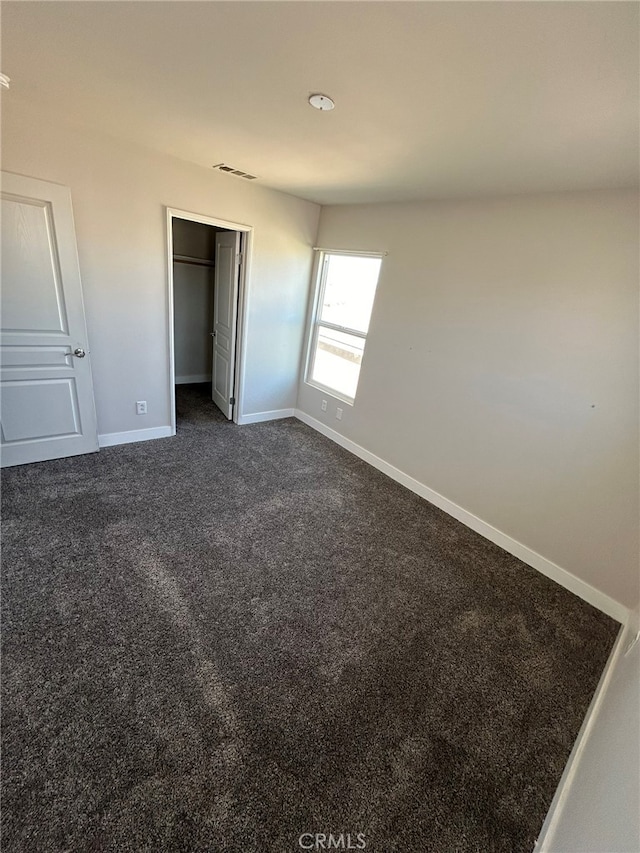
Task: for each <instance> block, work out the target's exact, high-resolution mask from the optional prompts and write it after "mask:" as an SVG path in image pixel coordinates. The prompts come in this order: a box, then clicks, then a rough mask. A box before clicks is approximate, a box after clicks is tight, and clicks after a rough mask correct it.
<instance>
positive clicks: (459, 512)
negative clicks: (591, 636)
mask: <svg viewBox="0 0 640 853" xmlns="http://www.w3.org/2000/svg"><path fill="white" fill-rule="evenodd" d="M295 417H296V418H298V420H301V421H302V422H303V423H305V424H307V425H308V426H310V427H312V428H313V429H315V430H317V431H318V432H320V433H322V435H325V436H326V437H327V438H330V439H331V440H332V441H335V443H336V444H339V445H340V446H341V447H344V448H345V450H348V451H349V452H350V453H353V454H354V456H358V457H359V458H360V459H363V460H364V461H365V462H368V463H369V465H373V467H374V468H377V469H378V471H382V473H383V474H386V475H387V476H388V477H391V479H392V480H395V481H396V482H398V483H401V484H402V485H403V486H406V488H408V489H410V490H411V491H412V492H415V493H416V494H417V495H420V497H421V498H424V499H425V500H427V501H429V503H432V504H434V505H435V506H437V507H438V508H439V509H442V510H444V512H446V513H448V514H449V515H451V516H453V518H456V519H457V520H458V521H461V522H462V523H463V524H465V525H466V526H467V527H470V528H471V529H472V530H475V531H476V533H479V534H480V535H481V536H484V538H485V539H489V541H490V542H494V543H495V544H496V545H499V546H500V547H501V548H503V549H504V550H505V551H507V552H508V553H509V554H513V556H514V557H517V558H518V559H519V560H522V562H523V563H526V564H527V565H528V566H531V567H532V568H534V569H537V570H538V571H539V572H541V573H542V574H543V575H546V576H547V577H548V578H551V580H554V581H555V582H556V583H559V584H560V586H563V587H564V588H565V589H568V590H569V591H570V592H573V593H574V594H575V595H577V596H578V597H579V598H582V599H583V600H584V601H587V602H588V603H589V604H592V605H593V606H594V607H597V608H598V610H601V611H602V612H603V613H606V614H607V615H608V616H611V618H612V619H615V620H616V621H617V622H620V623H622V624H625V623H626V622H627V619H628V618H629V608H627V607H625V606H624V605H623V604H620V602H618V601H616V600H615V599H613V598H611V597H610V596H608V595H606V594H605V593H604V592H601V591H600V590H599V589H596V588H595V587H593V586H591V584H588V583H587V582H586V581H583V580H581V579H580V578H578V577H576V576H575V575H573V574H571V572H569V571H567V570H566V569H563V568H561V567H560V566H558V565H556V564H555V563H552V562H551V560H547V558H546V557H543V556H542V555H541V554H538V553H537V552H536V551H533V550H532V549H531V548H528V547H527V546H526V545H523V544H522V543H521V542H518V541H517V540H516V539H512V538H511V536H508V535H507V534H506V533H503V532H502V531H501V530H498V529H497V528H496V527H493V526H492V525H491V524H488V523H487V522H486V521H483V520H482V519H481V518H478V517H477V516H475V515H473V514H472V513H470V512H468V511H467V510H466V509H463V508H462V507H461V506H458V504H455V503H454V502H453V501H450V500H449V499H448V498H445V497H444V496H443V495H441V494H439V493H438V492H436V491H434V490H433V489H430V488H429V487H428V486H425V485H424V483H421V482H419V481H418V480H416V479H414V478H413V477H411V476H409V474H405V473H404V471H401V470H400V469H399V468H396V467H395V466H393V465H391V464H390V463H389V462H385V461H384V459H381V458H380V457H379V456H376V455H375V454H374V453H371V452H370V451H369V450H365V449H364V447H361V446H360V445H359V444H356V443H355V441H351V439H349V438H345V436H343V435H341V434H340V433H339V432H336V430H334V429H331V427H328V426H327V425H326V424H323V423H322V421H319V420H316V418H313V417H311V415H308V414H307V413H306V412H303V411H302V410H300V409H296V410H295Z"/></svg>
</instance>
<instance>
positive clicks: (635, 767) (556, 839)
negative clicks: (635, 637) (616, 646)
mask: <svg viewBox="0 0 640 853" xmlns="http://www.w3.org/2000/svg"><path fill="white" fill-rule="evenodd" d="M637 616H638V614H637V611H636V613H635V621H636V625H637ZM629 633H630V632H629ZM639 732H640V643H638V642H636V644H635V646H633V648H632V649H631V650H630V651H629V652H628V653H627V654H626V655H621V656H620V657H619V658H618V659H617V661H616V663H615V665H614V667H613V670H612V673H611V679H610V681H609V684H608V686H607V688H606V690H605V692H604V694H603V696H602V701H601V704H600V706H599V708H598V710H597V712H596V713H595V716H594V719H593V721H592V724H591V725H590V727H589V731H588V733H587V735H586V737H585V742H584V745H583V747H582V750H581V754H580V756H579V757H578V758H577V759H576V764H575V767H573V768H572V770H571V771H569V773H568V774H567V776H568V780H567V784H566V786H565V787H564V788H563V795H562V797H561V798H560V800H559V804H558V807H557V810H554V809H553V808H552V815H553V818H552V819H551V820H550V821H549V828H548V831H547V833H546V835H545V838H544V841H543V840H542V839H541V843H540V845H539V847H538V848H536V849H537V850H539V851H540V853H543V851H544V853H603V851H606V853H638V850H640V743H639V742H638V734H639Z"/></svg>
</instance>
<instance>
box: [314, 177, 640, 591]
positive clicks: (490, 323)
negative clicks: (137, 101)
mask: <svg viewBox="0 0 640 853" xmlns="http://www.w3.org/2000/svg"><path fill="white" fill-rule="evenodd" d="M318 245H321V246H325V247H332V248H343V249H351V250H358V249H361V250H369V251H379V250H388V251H389V255H388V257H387V258H385V260H384V261H383V264H382V271H381V277H380V282H379V286H378V293H377V296H376V302H375V305H374V309H373V315H372V319H371V326H370V334H369V339H368V342H367V347H366V352H365V355H364V361H363V366H362V371H361V376H360V385H359V388H358V393H357V397H356V401H355V405H354V406H353V407H350V406H348V405H345V404H342V403H336V402H335V401H331V400H330V403H329V407H328V411H327V412H326V413H323V412H321V409H320V402H321V399H322V398H327V396H328V395H326V394H323V393H321V392H319V391H317V390H316V389H314V388H312V387H310V386H309V385H307V384H306V383H304V382H301V384H300V389H299V394H298V408H299V409H301V410H302V411H303V412H306V413H307V414H309V415H311V416H313V417H314V418H317V419H318V420H320V421H324V422H325V423H326V424H327V425H329V426H331V427H332V428H333V429H336V430H338V431H339V432H340V433H341V434H342V435H344V436H345V437H346V438H348V439H350V440H352V441H354V442H356V443H357V444H359V445H361V446H362V447H364V448H365V449H366V450H369V451H370V452H372V453H374V454H376V455H377V456H379V457H381V458H382V459H383V460H385V461H387V462H389V463H391V464H392V465H394V466H396V467H397V468H399V469H400V470H401V471H404V472H405V473H407V474H409V475H411V476H412V477H414V478H415V479H416V480H418V481H419V482H421V483H423V484H425V485H427V486H428V487H430V488H431V489H434V490H435V491H437V492H439V493H440V494H442V495H444V496H445V497H446V498H448V499H449V500H451V501H454V502H455V503H456V504H458V505H460V506H461V507H463V508H464V509H466V510H468V511H469V512H471V513H473V514H475V515H476V516H478V517H479V518H481V519H483V520H484V521H486V522H488V523H489V524H491V525H493V526H494V527H496V528H498V530H500V531H502V532H503V533H506V534H507V535H508V536H510V537H512V538H513V539H515V540H517V541H518V542H520V543H523V544H524V545H526V546H528V547H529V548H531V549H533V550H534V551H536V552H538V553H539V554H541V555H542V556H543V557H545V558H546V559H547V560H551V561H552V562H554V563H556V564H557V565H559V566H560V567H562V568H563V569H566V570H568V571H570V572H571V573H573V574H574V575H576V576H577V577H578V578H580V579H582V580H583V581H586V582H587V583H588V584H591V585H592V586H594V587H595V588H596V589H598V590H601V591H603V592H604V593H606V594H607V595H608V596H610V597H611V598H613V599H615V601H617V602H621V603H623V604H625V605H626V606H629V605H632V604H634V603H635V601H637V599H638V200H637V196H636V195H635V194H634V193H632V192H630V191H629V192H627V191H598V192H585V193H574V194H558V195H555V194H545V195H539V196H530V197H513V198H508V199H507V198H505V199H496V200H486V201H473V202H471V201H470V202H465V203H459V202H456V203H454V202H449V203H444V202H443V203H430V204H429V203H422V204H386V205H356V206H342V207H326V208H323V210H322V214H321V220H320V228H319V233H318ZM336 405H340V406H341V407H342V408H343V409H344V418H343V420H342V421H337V420H336V418H335V409H336Z"/></svg>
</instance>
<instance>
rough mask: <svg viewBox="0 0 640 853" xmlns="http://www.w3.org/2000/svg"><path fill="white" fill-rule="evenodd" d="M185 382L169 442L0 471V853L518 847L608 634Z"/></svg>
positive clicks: (291, 433)
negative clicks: (340, 837) (321, 836)
mask: <svg viewBox="0 0 640 853" xmlns="http://www.w3.org/2000/svg"><path fill="white" fill-rule="evenodd" d="M180 394H181V399H180V402H179V413H180V414H181V418H180V422H179V432H178V435H177V437H176V438H172V439H164V440H160V441H149V442H146V443H143V444H136V445H125V446H121V447H113V448H108V449H105V450H102V451H100V453H99V454H95V455H92V456H84V457H76V458H73V459H67V460H59V461H54V462H46V463H41V464H37V465H31V466H22V467H19V468H14V469H10V470H7V471H6V472H5V473H4V489H3V505H4V551H3V557H4V572H3V589H4V595H3V613H4V630H3V641H4V656H3V670H4V688H3V690H4V696H3V702H4V714H3V736H4V748H3V784H4V798H3V810H2V820H3V829H4V833H3V848H2V849H3V851H4V853H32V851H33V853H36V851H38V853H39V851H74V853H76V851H77V853H80V851H114V853H115V851H118V853H125V851H149V853H151V851H153V853H158V851H184V853H187V851H188V853H200V851H202V853H204V851H234V853H235V852H236V851H237V853H263V851H269V853H270V852H271V851H273V853H284V852H286V851H299V850H300V849H302V848H301V847H300V846H299V842H298V839H299V837H300V835H301V834H302V833H309V832H310V833H316V832H318V833H325V834H328V833H329V832H332V833H334V834H336V835H337V834H339V833H351V843H352V845H353V844H355V843H356V833H359V832H360V833H364V835H365V839H366V850H367V851H377V853H389V851H401V853H413V851H416V853H425V851H434V853H449V852H450V853H453V851H459V853H463V852H464V851H482V853H488V851H505V853H507V851H508V853H514V851H529V850H531V849H532V847H533V844H534V841H535V838H536V835H537V833H538V832H539V830H540V826H541V824H542V821H543V819H544V816H545V813H546V810H547V807H548V805H549V803H550V801H551V798H552V796H553V793H554V790H555V787H556V785H557V782H558V780H559V778H560V775H561V772H562V769H563V766H564V764H565V762H566V759H567V756H568V755H569V751H570V749H571V746H572V744H573V741H574V739H575V736H576V734H577V732H578V729H579V727H580V724H581V721H582V718H583V716H584V714H585V712H586V709H587V706H588V703H589V701H590V698H591V696H592V694H593V691H594V689H595V687H596V684H597V682H598V678H599V676H600V673H601V671H602V668H603V666H604V663H605V661H606V658H607V655H608V653H609V650H610V648H611V646H612V643H613V640H614V638H615V635H616V633H617V628H618V626H617V625H616V624H615V623H614V622H613V621H611V620H610V619H608V618H607V617H605V616H603V615H601V614H600V613H598V612H597V611H595V610H594V609H593V608H591V607H590V606H588V605H587V604H585V603H583V602H582V601H580V600H579V599H577V598H575V597H574V596H573V595H571V594H570V593H568V592H566V591H565V590H563V589H561V588H560V587H559V586H556V585H555V584H554V583H552V582H551V581H549V580H547V579H546V578H544V577H543V576H542V575H540V574H538V573H537V572H535V571H534V570H533V569H530V568H528V567H527V566H525V565H523V564H522V563H520V562H519V561H518V560H516V559H514V558H513V557H511V556H509V555H508V554H506V553H504V552H503V551H501V550H500V549H499V548H497V547H496V546H494V545H492V544H490V543H489V542H486V541H485V540H483V539H482V538H481V537H480V536H478V535H476V534H475V533H473V532H471V531H469V530H468V529H466V528H465V527H463V526H462V525H461V524H459V523H457V522H456V521H454V520H453V519H451V518H449V517H448V516H446V515H445V514H444V513H442V512H440V511H439V510H437V509H435V508H434V507H432V506H430V505H429V504H428V503H426V502H424V501H422V500H421V499H420V498H418V497H416V496H415V495H414V494H412V493H411V492H409V491H407V490H405V489H404V488H402V487H401V486H399V485H397V484H396V483H394V482H392V481H391V480H389V479H387V478H386V477H384V476H383V475H381V474H380V473H378V472H377V471H375V470H373V469H372V468H370V467H368V466H367V465H366V464H364V463H363V462H361V461H359V460H357V459H355V458H354V457H352V456H351V455H349V454H348V453H346V452H345V451H343V450H341V449H340V448H338V447H337V446H335V445H334V444H332V443H331V442H329V441H328V440H327V439H325V438H323V437H322V436H320V435H318V434H316V433H315V432H313V431H312V430H311V429H309V428H308V427H307V426H305V425H303V424H301V423H300V422H298V421H295V420H286V421H280V422H276V423H265V424H256V425H253V426H245V427H237V426H235V425H234V424H232V423H228V422H226V421H224V419H223V418H222V416H221V415H220V414H219V413H218V412H217V410H216V409H215V408H214V407H213V406H212V404H211V403H210V402H209V401H207V400H206V399H205V398H204V397H203V396H202V395H201V393H200V392H199V390H198V389H197V388H183V389H182V390H181V392H180ZM308 841H309V837H308V836H307V837H305V839H304V842H305V843H308ZM344 842H345V843H346V836H345V838H344Z"/></svg>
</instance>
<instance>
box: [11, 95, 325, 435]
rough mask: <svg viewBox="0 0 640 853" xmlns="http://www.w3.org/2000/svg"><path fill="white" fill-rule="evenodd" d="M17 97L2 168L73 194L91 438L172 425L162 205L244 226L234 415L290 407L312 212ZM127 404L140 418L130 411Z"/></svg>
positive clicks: (314, 219) (292, 200) (279, 195)
mask: <svg viewBox="0 0 640 853" xmlns="http://www.w3.org/2000/svg"><path fill="white" fill-rule="evenodd" d="M19 98H20V93H19V89H18V88H17V87H16V89H15V90H14V89H12V90H11V91H10V92H9V93H7V94H6V95H5V96H3V102H2V112H3V116H2V118H3V122H2V132H3V152H2V153H3V161H2V168H3V169H5V170H6V171H10V172H18V173H20V174H24V175H30V176H33V177H36V178H41V179H43V180H48V181H54V182H58V183H61V184H65V185H67V186H69V187H70V188H71V195H72V200H73V209H74V215H75V223H76V233H77V239H78V253H79V257H80V271H81V275H82V284H83V290H84V298H85V309H86V315H87V326H88V335H89V344H90V349H91V359H92V369H93V377H94V386H95V394H96V408H97V413H98V431H99V432H100V433H101V434H104V433H113V432H121V431H127V430H134V429H141V428H149V427H160V426H165V425H168V424H169V422H170V409H169V405H170V398H169V394H170V390H169V353H168V337H167V329H168V323H169V317H168V308H167V257H166V213H165V207H174V208H178V209H181V210H186V211H190V212H195V213H200V214H205V215H209V216H213V217H216V218H221V219H227V220H230V221H233V222H238V223H243V224H247V225H252V226H254V229H255V230H254V240H253V258H252V261H251V266H250V272H249V298H250V309H249V321H248V348H247V362H246V384H245V396H244V409H243V413H244V414H247V413H254V412H261V411H265V410H273V409H281V408H289V407H293V406H294V405H295V399H296V386H297V381H298V363H299V358H300V347H301V340H302V334H303V327H304V321H303V318H304V313H305V310H306V300H307V290H308V282H309V271H310V267H311V260H312V258H311V254H312V253H311V250H310V247H311V246H312V245H313V243H314V240H315V235H316V227H317V221H318V214H319V208H318V206H317V205H314V204H311V203H309V202H305V201H301V200H299V199H296V198H293V197H292V196H287V195H285V194H282V193H277V192H273V191H271V190H267V189H265V188H262V187H260V186H256V185H255V184H250V183H248V182H245V181H242V180H241V179H239V178H238V179H235V178H232V177H230V176H227V175H222V174H219V173H216V172H214V171H213V170H207V169H204V168H200V167H198V166H194V165H191V164H189V163H186V162H183V161H181V160H178V159H175V158H172V157H169V156H165V155H161V154H157V153H155V152H153V151H147V150H146V149H142V148H135V147H133V146H130V145H126V144H121V143H120V142H118V141H115V140H113V139H110V138H108V137H105V136H98V135H94V134H93V133H91V132H90V131H87V130H84V129H81V128H77V127H72V126H71V125H66V124H65V123H64V121H63V119H62V118H61V117H59V116H56V115H47V114H46V113H44V112H42V111H39V112H37V113H36V112H34V111H32V110H31V109H30V107H29V105H28V104H26V103H21V102H20V100H19ZM212 157H214V155H213V153H212ZM218 159H219V158H218ZM213 162H216V161H215V158H214V159H213ZM136 400H147V402H148V411H149V413H148V415H146V416H137V415H136V414H135V401H136Z"/></svg>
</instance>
